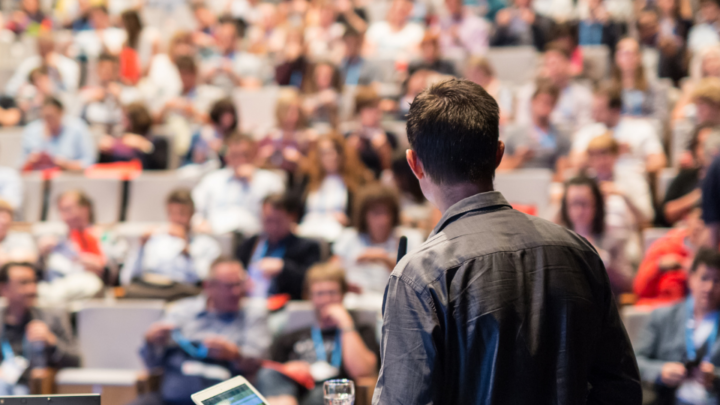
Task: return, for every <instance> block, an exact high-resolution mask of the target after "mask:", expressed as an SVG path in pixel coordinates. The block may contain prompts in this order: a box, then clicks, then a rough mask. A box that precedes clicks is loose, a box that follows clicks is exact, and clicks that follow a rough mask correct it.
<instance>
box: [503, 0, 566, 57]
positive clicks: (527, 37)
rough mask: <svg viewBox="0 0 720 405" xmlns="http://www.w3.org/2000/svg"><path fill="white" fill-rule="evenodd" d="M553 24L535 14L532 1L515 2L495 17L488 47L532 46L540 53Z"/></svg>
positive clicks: (549, 20)
mask: <svg viewBox="0 0 720 405" xmlns="http://www.w3.org/2000/svg"><path fill="white" fill-rule="evenodd" d="M554 24H555V23H554V22H553V20H552V19H551V18H549V17H546V16H544V15H541V14H538V13H536V12H535V9H534V8H533V1H532V0H515V1H513V2H512V6H510V7H507V8H504V9H502V10H500V11H498V13H497V14H496V15H495V24H494V26H495V27H494V28H495V29H494V33H493V36H492V38H491V39H490V45H491V46H520V45H534V46H535V48H536V49H537V50H538V52H542V51H544V50H545V44H546V43H547V41H548V40H549V39H550V31H551V30H552V27H553V25H554Z"/></svg>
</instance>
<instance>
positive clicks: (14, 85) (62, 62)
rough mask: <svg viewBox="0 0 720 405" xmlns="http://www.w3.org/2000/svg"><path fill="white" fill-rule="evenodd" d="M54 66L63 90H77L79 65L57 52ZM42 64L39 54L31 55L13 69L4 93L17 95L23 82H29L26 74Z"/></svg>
mask: <svg viewBox="0 0 720 405" xmlns="http://www.w3.org/2000/svg"><path fill="white" fill-rule="evenodd" d="M56 56H57V59H56V62H55V64H56V66H57V70H58V72H59V73H60V79H61V81H62V84H63V87H64V89H61V90H64V91H66V92H70V93H75V92H76V91H77V90H78V84H79V83H80V66H79V65H78V64H77V62H75V61H74V60H72V59H70V58H68V57H66V56H63V55H60V54H57V55H56ZM41 64H42V58H41V57H40V56H39V55H35V56H31V57H29V58H27V59H25V60H24V61H22V63H20V66H18V67H17V69H15V73H14V74H13V75H12V78H10V80H9V81H8V83H7V85H6V86H5V93H6V94H7V95H8V96H11V97H14V96H16V95H17V92H18V90H20V87H22V85H23V84H26V83H29V82H28V76H29V75H30V72H32V71H33V69H35V68H37V67H40V65H41Z"/></svg>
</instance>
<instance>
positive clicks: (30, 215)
mask: <svg viewBox="0 0 720 405" xmlns="http://www.w3.org/2000/svg"><path fill="white" fill-rule="evenodd" d="M22 183H23V200H22V201H23V202H22V207H21V208H20V209H19V210H18V211H19V214H20V217H21V218H20V219H21V220H22V221H25V222H31V223H33V222H38V221H40V216H41V215H42V212H41V211H42V205H43V198H44V192H43V179H42V175H41V174H40V173H37V172H35V173H27V174H23V176H22Z"/></svg>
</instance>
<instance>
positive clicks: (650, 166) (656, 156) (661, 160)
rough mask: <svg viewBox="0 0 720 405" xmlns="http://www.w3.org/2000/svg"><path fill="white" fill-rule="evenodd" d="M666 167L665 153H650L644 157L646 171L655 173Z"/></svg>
mask: <svg viewBox="0 0 720 405" xmlns="http://www.w3.org/2000/svg"><path fill="white" fill-rule="evenodd" d="M665 167H667V157H666V156H665V153H652V154H650V155H648V156H647V157H646V158H645V168H646V170H647V172H648V173H657V172H659V171H660V170H662V169H664V168H665Z"/></svg>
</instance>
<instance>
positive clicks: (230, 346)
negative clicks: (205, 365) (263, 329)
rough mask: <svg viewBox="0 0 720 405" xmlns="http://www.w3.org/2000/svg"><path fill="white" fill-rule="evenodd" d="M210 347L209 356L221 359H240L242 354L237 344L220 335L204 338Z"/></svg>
mask: <svg viewBox="0 0 720 405" xmlns="http://www.w3.org/2000/svg"><path fill="white" fill-rule="evenodd" d="M203 345H205V347H207V349H208V357H210V358H211V359H215V360H221V361H239V360H240V359H241V358H242V356H241V354H240V349H239V348H238V347H237V345H236V344H234V343H232V342H230V341H228V340H227V339H225V338H222V337H220V336H210V337H207V338H205V340H203Z"/></svg>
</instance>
